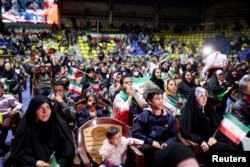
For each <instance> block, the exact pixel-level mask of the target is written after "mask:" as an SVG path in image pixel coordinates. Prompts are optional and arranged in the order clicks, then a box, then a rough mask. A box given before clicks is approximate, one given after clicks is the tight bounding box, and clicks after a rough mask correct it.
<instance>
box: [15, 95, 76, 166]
mask: <svg viewBox="0 0 250 167" xmlns="http://www.w3.org/2000/svg"><path fill="white" fill-rule="evenodd" d="M62 120H63V118H62V116H61V115H60V114H59V112H55V111H54V110H53V109H52V106H51V104H50V102H49V99H48V98H47V97H46V96H42V95H38V96H35V97H34V98H33V99H32V100H31V101H30V104H29V106H28V109H27V111H26V113H25V114H24V117H23V118H22V120H21V122H20V124H19V125H18V127H17V130H16V134H15V138H14V142H13V144H12V147H11V163H12V165H14V166H37V167H39V166H48V167H49V166H51V165H52V166H53V167H56V166H60V167H70V166H72V163H73V156H74V152H75V148H74V143H73V138H72V134H71V131H70V128H69V126H68V124H67V123H66V122H65V121H62ZM51 155H55V158H53V157H54V156H51ZM51 158H52V159H54V160H53V163H54V162H55V159H56V161H57V165H53V163H52V161H51V162H50V160H51Z"/></svg>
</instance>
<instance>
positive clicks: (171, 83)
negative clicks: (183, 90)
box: [167, 80, 177, 94]
mask: <svg viewBox="0 0 250 167" xmlns="http://www.w3.org/2000/svg"><path fill="white" fill-rule="evenodd" d="M167 89H168V91H169V93H171V94H176V91H177V86H176V82H175V81H174V80H170V81H169V83H168V87H167Z"/></svg>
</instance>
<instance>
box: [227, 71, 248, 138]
mask: <svg viewBox="0 0 250 167" xmlns="http://www.w3.org/2000/svg"><path fill="white" fill-rule="evenodd" d="M239 91H240V92H241V94H242V97H240V98H239V99H238V100H237V101H236V102H235V103H234V104H233V107H232V110H231V113H232V115H234V116H235V117H236V118H237V119H238V120H239V121H241V122H242V123H243V124H245V125H246V126H248V127H249V128H250V75H245V76H244V77H242V78H241V79H240V81H239ZM247 136H248V137H250V133H248V135H247Z"/></svg>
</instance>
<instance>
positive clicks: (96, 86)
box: [88, 80, 100, 92]
mask: <svg viewBox="0 0 250 167" xmlns="http://www.w3.org/2000/svg"><path fill="white" fill-rule="evenodd" d="M88 81H89V84H90V86H91V87H92V89H93V90H94V91H95V92H99V91H100V83H99V81H93V80H88Z"/></svg>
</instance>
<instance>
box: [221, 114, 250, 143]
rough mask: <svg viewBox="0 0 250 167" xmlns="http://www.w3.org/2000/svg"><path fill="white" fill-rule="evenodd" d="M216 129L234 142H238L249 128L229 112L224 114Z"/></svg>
mask: <svg viewBox="0 0 250 167" xmlns="http://www.w3.org/2000/svg"><path fill="white" fill-rule="evenodd" d="M218 129H219V130H220V131H221V132H222V133H223V134H224V135H225V136H227V137H228V138H229V139H230V140H232V141H233V142H234V143H236V144H239V143H240V142H241V141H242V140H243V138H244V137H245V136H246V134H247V133H248V132H249V130H250V129H249V128H248V127H247V126H246V125H244V124H243V123H242V122H240V121H239V120H238V119H237V118H235V117H234V116H233V115H231V114H230V113H227V114H225V116H224V119H223V120H222V122H221V123H220V125H219V127H218Z"/></svg>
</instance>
